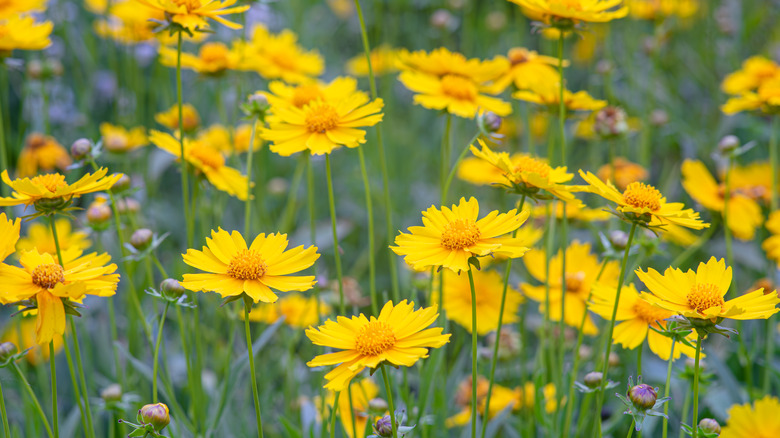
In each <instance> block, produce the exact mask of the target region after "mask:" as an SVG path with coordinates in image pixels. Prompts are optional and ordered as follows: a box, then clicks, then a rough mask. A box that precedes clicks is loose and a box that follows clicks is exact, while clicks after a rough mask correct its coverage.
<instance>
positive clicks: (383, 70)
mask: <svg viewBox="0 0 780 438" xmlns="http://www.w3.org/2000/svg"><path fill="white" fill-rule="evenodd" d="M399 53H400V51H399V50H397V49H393V48H392V47H390V46H388V45H381V46H379V47H375V48H374V49H373V50H371V54H370V55H369V56H370V57H371V70H372V71H373V73H374V75H376V76H382V75H386V74H389V73H395V72H396V71H398V54H399ZM345 70H346V71H347V73H349V74H351V75H353V76H368V61H366V55H364V54H363V53H361V54H359V55H356V56H355V57H353V58H350V59H349V61H347V65H346V66H345Z"/></svg>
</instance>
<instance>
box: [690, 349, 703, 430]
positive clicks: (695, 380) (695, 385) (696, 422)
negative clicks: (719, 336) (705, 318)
mask: <svg viewBox="0 0 780 438" xmlns="http://www.w3.org/2000/svg"><path fill="white" fill-rule="evenodd" d="M701 340H702V339H701V336H697V337H696V357H695V358H694V369H693V422H692V423H691V427H692V428H693V438H696V437H697V436H698V434H699V358H700V356H701Z"/></svg>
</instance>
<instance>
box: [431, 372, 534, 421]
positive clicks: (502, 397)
mask: <svg viewBox="0 0 780 438" xmlns="http://www.w3.org/2000/svg"><path fill="white" fill-rule="evenodd" d="M489 385H490V383H489V382H488V380H487V379H486V378H484V377H482V376H479V377H478V378H477V412H478V413H479V414H480V415H482V416H483V418H484V416H485V407H486V406H487V392H488V386H489ZM471 391H472V379H471V377H468V378H467V379H466V380H464V381H463V382H461V383H460V384H459V385H458V389H457V392H456V399H455V402H456V403H457V404H458V405H460V406H462V407H463V409H461V410H460V412H458V413H457V414H455V415H453V416H452V417H450V418H448V419H447V421H446V422H445V425H446V426H447V427H457V426H465V425H467V424H468V423H469V421H471ZM522 398H523V390H522V388H520V387H517V388H514V389H512V388H507V387H505V386H501V385H499V384H496V383H494V384H493V392H492V393H491V394H490V408H489V410H488V414H487V418H488V419H491V418H493V417H495V416H496V415H498V414H500V413H501V412H503V411H504V410H505V409H508V410H510V411H517V410H519V409H520V407H521V405H522Z"/></svg>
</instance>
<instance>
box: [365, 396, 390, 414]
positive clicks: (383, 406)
mask: <svg viewBox="0 0 780 438" xmlns="http://www.w3.org/2000/svg"><path fill="white" fill-rule="evenodd" d="M368 410H369V412H376V413H377V414H379V415H382V414H384V413H385V412H387V402H386V401H385V399H383V398H379V397H377V398H372V399H371V400H369V401H368Z"/></svg>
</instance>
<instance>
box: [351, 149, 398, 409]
mask: <svg viewBox="0 0 780 438" xmlns="http://www.w3.org/2000/svg"><path fill="white" fill-rule="evenodd" d="M357 149H358V157H359V158H360V174H361V176H362V177H363V188H364V190H365V192H366V214H367V215H368V278H369V284H368V287H369V289H368V290H369V296H370V297H371V311H372V313H373V314H374V315H379V307H378V304H377V301H376V300H377V298H376V253H375V248H374V207H373V202H372V200H371V183H370V182H369V181H368V172H367V171H366V157H365V154H364V153H363V148H362V147H358V148H357ZM393 275H395V274H393ZM353 417H354V416H353Z"/></svg>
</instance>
